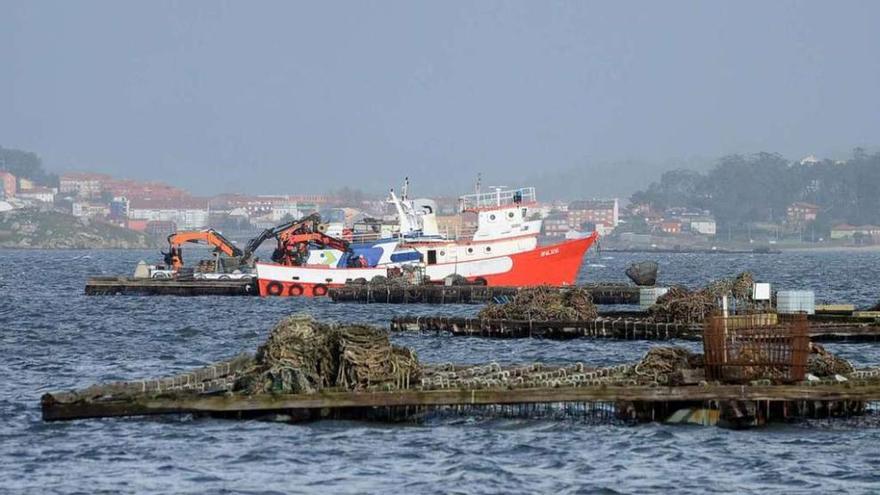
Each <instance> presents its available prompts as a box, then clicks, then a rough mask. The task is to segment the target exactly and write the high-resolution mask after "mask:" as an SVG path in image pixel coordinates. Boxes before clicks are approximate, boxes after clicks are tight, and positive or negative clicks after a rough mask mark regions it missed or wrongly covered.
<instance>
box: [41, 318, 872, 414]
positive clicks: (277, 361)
mask: <svg viewBox="0 0 880 495" xmlns="http://www.w3.org/2000/svg"><path fill="white" fill-rule="evenodd" d="M808 372H809V375H808V377H809V380H808V381H805V382H800V383H794V384H781V383H777V382H775V381H774V380H773V379H771V378H767V379H761V380H753V381H751V382H749V383H747V384H735V385H734V384H725V383H720V382H715V381H707V379H706V373H705V369H704V365H703V355H702V354H696V353H693V352H691V351H689V350H688V349H685V348H682V347H655V348H652V349H651V350H649V351H648V352H647V353H646V355H645V356H644V357H643V358H642V359H641V360H640V361H638V362H636V363H629V364H621V365H617V366H608V367H594V366H590V365H589V364H585V363H576V364H568V365H565V366H551V365H545V364H538V363H536V364H528V365H521V366H502V365H499V364H497V363H488V364H484V365H476V366H457V365H452V364H424V363H421V362H419V360H418V357H417V356H416V355H415V353H414V352H412V351H411V350H410V349H407V348H404V347H399V346H395V345H392V344H391V342H390V341H389V339H388V334H387V333H385V332H384V331H382V330H380V329H378V328H375V327H370V326H363V325H343V326H338V325H330V324H323V323H319V322H317V321H315V320H314V319H312V318H311V317H307V316H294V317H290V318H287V319H284V320H282V321H281V322H279V323H278V324H277V325H276V326H275V327H274V328H273V329H272V331H271V333H270V335H269V337H268V339H267V341H266V342H265V343H264V344H263V345H262V346H260V347H259V349H258V350H257V352H256V354H255V355H249V354H242V355H239V356H236V357H235V358H233V359H230V360H227V361H223V362H220V363H217V364H214V365H212V366H208V367H205V368H201V369H198V370H194V371H192V372H189V373H186V374H182V375H177V376H172V377H168V378H161V379H155V380H143V381H131V382H120V383H111V384H103V385H95V386H91V387H88V388H85V389H80V390H76V391H71V392H57V393H49V394H46V395H44V396H43V397H42V412H43V418H44V420H47V421H50V420H67V419H81V418H91V417H110V416H132V415H147V414H168V413H190V414H196V415H209V416H215V417H227V418H239V419H245V418H269V419H282V420H289V421H292V420H314V419H320V418H352V419H380V420H395V421H397V420H406V421H419V420H422V419H424V418H426V417H430V415H431V414H436V413H443V412H463V413H465V414H476V415H479V414H493V413H500V414H504V415H525V416H536V415H540V413H541V412H544V413H546V412H548V411H550V412H551V413H552V415H553V416H554V417H559V416H560V414H561V415H562V416H565V415H575V416H584V417H587V416H589V417H596V416H597V415H599V416H601V417H604V418H608V419H613V420H616V421H626V422H642V421H666V420H674V421H683V422H698V423H702V424H716V423H718V424H723V425H733V426H751V425H757V424H763V423H766V422H771V421H787V420H793V419H798V418H809V417H841V416H857V415H864V414H866V413H870V412H871V409H870V408H868V407H866V406H867V404H868V403H870V402H871V401H877V400H880V367H876V368H868V369H859V370H856V369H854V368H853V367H852V365H851V364H850V363H849V362H847V361H845V360H843V359H841V358H838V357H836V356H833V355H832V354H830V353H828V352H827V351H825V350H824V349H822V348H821V347H820V346H818V345H815V344H812V345H811V354H810V357H809V362H808Z"/></svg>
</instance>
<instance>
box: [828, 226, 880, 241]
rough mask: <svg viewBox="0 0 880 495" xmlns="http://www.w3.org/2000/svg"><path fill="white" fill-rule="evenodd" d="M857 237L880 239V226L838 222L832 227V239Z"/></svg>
mask: <svg viewBox="0 0 880 495" xmlns="http://www.w3.org/2000/svg"><path fill="white" fill-rule="evenodd" d="M856 237H868V238H872V239H875V240H880V226H877V225H849V224H845V223H844V224H838V225H835V226H833V227H831V239H832V240H842V239H854V238H856Z"/></svg>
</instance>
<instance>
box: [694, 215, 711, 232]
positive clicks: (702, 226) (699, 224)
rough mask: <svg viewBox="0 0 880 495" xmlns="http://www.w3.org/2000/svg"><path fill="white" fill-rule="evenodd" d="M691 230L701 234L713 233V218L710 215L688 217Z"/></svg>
mask: <svg viewBox="0 0 880 495" xmlns="http://www.w3.org/2000/svg"><path fill="white" fill-rule="evenodd" d="M689 220H690V228H691V232H694V233H697V234H703V235H715V219H714V218H710V217H695V218H690V219H689Z"/></svg>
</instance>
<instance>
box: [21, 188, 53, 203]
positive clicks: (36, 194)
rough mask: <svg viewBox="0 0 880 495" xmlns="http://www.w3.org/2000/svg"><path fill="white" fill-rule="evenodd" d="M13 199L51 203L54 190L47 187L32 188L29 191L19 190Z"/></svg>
mask: <svg viewBox="0 0 880 495" xmlns="http://www.w3.org/2000/svg"><path fill="white" fill-rule="evenodd" d="M15 197H17V198H19V199H30V200H33V201H42V202H43V203H52V202H54V201H55V190H54V189H49V188H48V187H33V188H31V189H22V190H19V191H18V193H16V195H15Z"/></svg>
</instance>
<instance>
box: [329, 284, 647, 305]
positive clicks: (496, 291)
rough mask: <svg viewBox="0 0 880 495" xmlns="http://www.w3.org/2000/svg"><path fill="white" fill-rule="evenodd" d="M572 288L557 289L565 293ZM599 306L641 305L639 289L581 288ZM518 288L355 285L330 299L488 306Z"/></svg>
mask: <svg viewBox="0 0 880 495" xmlns="http://www.w3.org/2000/svg"><path fill="white" fill-rule="evenodd" d="M569 288H571V287H556V289H557V290H565V289H569ZM578 288H582V289H586V290H589V291H590V294H591V295H592V296H593V302H595V303H596V304H639V293H640V290H639V287H636V286H633V285H625V284H597V285H581V286H578ZM519 290H520V288H518V287H487V286H482V285H453V286H445V285H394V284H389V285H371V284H364V285H354V284H349V285H346V286H344V287H334V288H331V289H330V291H329V296H330V298H331V299H333V301H335V302H355V303H362V304H369V303H383V304H486V303H488V302H491V301H493V300H495V298H496V297H508V298H510V297H513V296H515V295H516V293H517V292H518V291H519Z"/></svg>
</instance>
